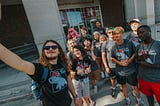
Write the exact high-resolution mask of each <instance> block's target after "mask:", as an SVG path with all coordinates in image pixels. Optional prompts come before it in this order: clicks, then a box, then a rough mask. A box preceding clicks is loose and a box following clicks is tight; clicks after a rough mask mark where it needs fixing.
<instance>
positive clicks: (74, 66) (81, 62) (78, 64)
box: [72, 59, 91, 76]
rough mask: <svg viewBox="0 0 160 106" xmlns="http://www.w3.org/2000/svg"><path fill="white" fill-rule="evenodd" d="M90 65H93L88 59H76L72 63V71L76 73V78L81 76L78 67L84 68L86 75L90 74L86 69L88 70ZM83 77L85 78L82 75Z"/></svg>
mask: <svg viewBox="0 0 160 106" xmlns="http://www.w3.org/2000/svg"><path fill="white" fill-rule="evenodd" d="M90 64H91V60H90V59H87V60H79V61H78V60H76V59H74V60H73V61H72V70H73V71H74V72H76V76H80V75H77V71H78V67H81V68H83V69H84V71H85V72H84V73H85V74H88V73H87V71H86V68H88V67H89V66H90ZM81 76H83V75H81Z"/></svg>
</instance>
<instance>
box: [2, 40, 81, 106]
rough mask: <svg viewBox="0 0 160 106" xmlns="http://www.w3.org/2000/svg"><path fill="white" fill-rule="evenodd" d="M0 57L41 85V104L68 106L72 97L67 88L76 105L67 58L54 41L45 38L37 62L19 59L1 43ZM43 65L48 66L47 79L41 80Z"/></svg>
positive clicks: (46, 105) (44, 105)
mask: <svg viewBox="0 0 160 106" xmlns="http://www.w3.org/2000/svg"><path fill="white" fill-rule="evenodd" d="M0 59H1V60H2V61H3V62H4V63H6V64H8V65H9V66H11V67H12V68H15V69H17V70H19V71H23V72H25V73H26V74H27V75H28V76H30V77H31V78H32V79H33V80H34V81H36V82H37V83H38V84H39V85H40V86H41V93H42V97H41V100H42V104H43V106H70V105H71V102H72V99H71V97H70V95H69V92H68V90H69V91H70V92H71V94H72V96H73V98H74V102H75V105H76V106H77V103H78V99H77V95H76V92H75V90H74V87H73V84H72V81H71V77H70V72H69V65H68V60H67V58H66V56H65V53H64V52H63V50H62V48H61V46H60V45H59V44H58V43H57V42H56V41H54V40H47V41H46V42H45V43H44V45H43V47H42V52H41V56H40V57H39V59H38V63H31V62H28V61H25V60H23V59H21V58H20V57H19V56H18V55H16V54H14V53H13V52H11V51H10V50H8V49H7V48H6V47H4V46H3V45H2V44H1V43H0ZM64 66H65V68H64ZM45 67H47V68H48V75H47V79H46V80H45V81H44V82H42V80H41V78H42V75H43V71H44V68H45Z"/></svg>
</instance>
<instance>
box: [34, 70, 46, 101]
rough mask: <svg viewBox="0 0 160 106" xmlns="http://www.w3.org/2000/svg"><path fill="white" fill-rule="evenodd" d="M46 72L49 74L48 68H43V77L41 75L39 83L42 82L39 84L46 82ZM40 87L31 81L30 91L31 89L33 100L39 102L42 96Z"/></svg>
mask: <svg viewBox="0 0 160 106" xmlns="http://www.w3.org/2000/svg"><path fill="white" fill-rule="evenodd" d="M48 72H49V71H48V68H47V67H44V69H43V75H42V78H41V82H42V83H41V84H43V83H44V82H45V81H46V80H47V76H48ZM41 87H42V85H40V84H39V83H37V82H36V81H34V80H32V86H31V89H32V93H33V96H34V98H35V100H40V99H41V96H42V92H41Z"/></svg>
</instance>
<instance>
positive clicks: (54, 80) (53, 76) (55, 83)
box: [48, 68, 67, 93]
mask: <svg viewBox="0 0 160 106" xmlns="http://www.w3.org/2000/svg"><path fill="white" fill-rule="evenodd" d="M62 74H65V70H64V68H61V69H56V70H54V71H51V72H50V78H49V79H48V81H49V83H50V84H51V85H52V92H53V93H56V92H59V91H61V90H62V89H64V88H66V87H67V81H66V79H65V78H64V77H62Z"/></svg>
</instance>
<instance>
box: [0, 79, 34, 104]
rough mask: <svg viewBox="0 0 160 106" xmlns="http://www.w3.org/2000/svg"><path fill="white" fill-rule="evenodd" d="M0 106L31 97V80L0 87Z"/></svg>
mask: <svg viewBox="0 0 160 106" xmlns="http://www.w3.org/2000/svg"><path fill="white" fill-rule="evenodd" d="M0 94H1V95H0V105H1V104H5V103H8V102H12V101H16V100H19V99H23V98H26V97H32V92H31V80H26V81H22V82H18V83H14V84H10V85H5V86H1V87H0Z"/></svg>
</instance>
